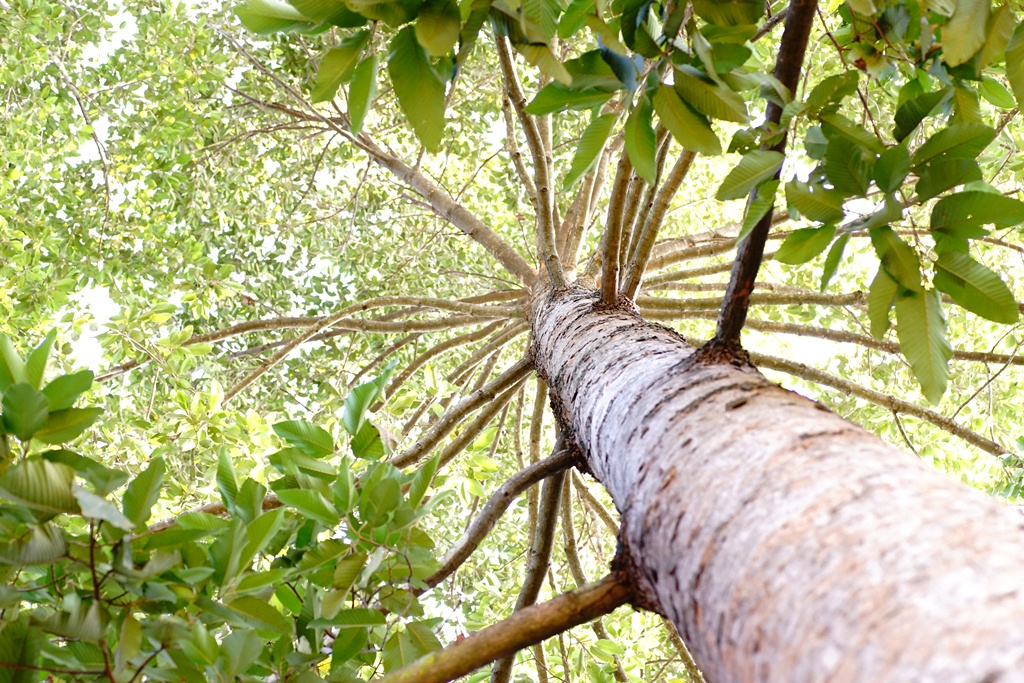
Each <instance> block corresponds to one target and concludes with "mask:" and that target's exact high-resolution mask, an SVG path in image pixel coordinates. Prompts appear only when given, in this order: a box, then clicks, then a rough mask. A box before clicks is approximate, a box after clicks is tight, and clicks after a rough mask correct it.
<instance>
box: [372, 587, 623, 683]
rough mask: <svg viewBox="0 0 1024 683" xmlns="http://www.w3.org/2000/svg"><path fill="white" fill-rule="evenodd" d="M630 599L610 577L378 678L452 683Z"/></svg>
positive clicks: (390, 682)
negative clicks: (449, 682)
mask: <svg viewBox="0 0 1024 683" xmlns="http://www.w3.org/2000/svg"><path fill="white" fill-rule="evenodd" d="M631 597H632V596H631V594H630V589H629V587H628V585H627V584H626V581H625V579H624V578H620V577H619V576H618V575H616V574H612V575H609V576H607V577H605V578H604V579H602V580H601V581H599V582H597V583H592V584H589V585H586V586H584V587H582V588H577V589H576V590H574V591H570V592H568V593H563V594H561V595H560V596H558V597H557V598H554V599H553V600H549V601H547V602H545V603H543V604H540V605H533V606H530V607H527V608H526V609H523V610H519V611H517V612H515V613H513V614H512V615H511V616H509V618H508V619H505V620H504V621H501V622H499V623H497V624H495V625H494V626H489V627H488V628H485V629H483V630H482V631H477V632H476V633H472V634H470V636H469V637H468V638H464V639H462V640H460V641H457V642H455V643H453V644H451V645H449V646H448V647H446V648H445V649H443V650H439V651H437V652H432V653H430V654H429V655H426V656H425V657H422V658H420V659H418V660H416V661H415V662H413V663H412V664H410V665H408V666H407V667H405V668H403V669H400V670H398V671H396V672H395V673H392V674H388V675H387V676H385V677H383V678H381V679H378V683H448V681H453V680H455V679H456V678H458V677H460V676H464V675H466V674H468V673H470V672H471V671H474V670H475V669H478V668H480V667H481V666H484V665H486V664H488V663H489V662H493V661H495V660H497V659H500V658H502V657H505V656H507V655H509V654H513V653H515V652H518V651H519V650H522V649H523V648H526V647H529V646H531V645H534V644H536V643H539V642H542V641H544V640H546V639H547V638H550V637H552V636H554V635H557V634H559V633H561V632H563V631H567V630H568V629H571V628H573V627H574V626H579V625H580V624H585V623H586V622H588V621H590V620H591V619H594V618H596V617H599V616H602V615H604V614H609V613H610V612H613V611H614V610H615V609H616V608H618V607H621V606H622V605H624V604H626V603H627V602H629V600H630V599H631Z"/></svg>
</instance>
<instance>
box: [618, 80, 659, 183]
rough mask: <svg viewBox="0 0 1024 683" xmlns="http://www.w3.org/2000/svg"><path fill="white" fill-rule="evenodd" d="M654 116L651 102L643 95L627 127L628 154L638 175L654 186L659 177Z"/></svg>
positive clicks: (627, 121) (627, 122) (631, 113)
mask: <svg viewBox="0 0 1024 683" xmlns="http://www.w3.org/2000/svg"><path fill="white" fill-rule="evenodd" d="M653 114H654V107H653V106H652V105H651V101H650V100H649V99H648V98H647V95H643V96H641V97H640V100H639V101H638V102H637V105H636V106H635V107H633V111H632V112H630V114H629V118H628V119H626V126H625V137H626V153H627V154H629V160H630V162H631V163H632V164H633V169H634V170H635V171H636V174H637V175H638V176H640V177H641V178H643V179H644V181H645V182H646V183H647V184H648V185H654V181H655V180H656V179H657V175H658V168H657V154H658V149H657V138H656V137H655V134H654V126H653V124H652V122H651V121H652V118H653Z"/></svg>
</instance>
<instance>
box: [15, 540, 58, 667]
mask: <svg viewBox="0 0 1024 683" xmlns="http://www.w3.org/2000/svg"><path fill="white" fill-rule="evenodd" d="M67 554H68V542H67V539H66V538H65V537H64V532H63V531H62V530H61V529H60V527H57V526H55V525H54V524H53V523H51V522H47V523H45V524H31V525H29V527H28V533H27V534H24V535H22V536H20V537H19V538H17V539H15V540H13V541H12V542H10V543H8V544H7V545H6V546H2V547H0V565H9V566H13V567H26V566H31V565H45V564H53V563H54V562H57V561H58V560H61V559H64V558H65V557H67ZM2 647H3V646H2V645H0V649H2ZM0 661H8V660H0ZM0 680H2V675H0Z"/></svg>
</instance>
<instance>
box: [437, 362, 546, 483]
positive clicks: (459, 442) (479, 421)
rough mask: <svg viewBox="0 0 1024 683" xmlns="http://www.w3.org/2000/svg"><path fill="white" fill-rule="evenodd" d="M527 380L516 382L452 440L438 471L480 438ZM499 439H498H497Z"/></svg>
mask: <svg viewBox="0 0 1024 683" xmlns="http://www.w3.org/2000/svg"><path fill="white" fill-rule="evenodd" d="M525 381H526V378H525V377H524V378H522V379H520V380H519V381H518V382H515V383H514V384H513V385H512V386H511V387H510V388H509V389H508V390H507V391H506V392H505V393H503V394H501V395H500V396H498V397H497V398H496V399H494V400H493V401H491V403H490V405H488V406H487V407H486V408H484V409H483V410H481V411H480V414H479V415H477V416H476V418H475V419H474V420H473V421H472V422H470V423H469V426H467V427H466V429H465V430H463V432H462V433H461V434H459V435H458V436H457V437H455V438H454V439H452V442H451V443H450V444H448V445H447V446H445V447H444V450H442V451H441V456H440V458H439V459H438V469H440V468H442V467H444V466H445V465H447V464H448V463H449V462H451V460H452V458H454V457H455V456H456V455H458V454H459V453H461V452H462V451H463V449H465V448H466V446H468V445H469V444H470V443H471V442H472V441H473V440H474V439H476V438H477V437H478V436H480V433H481V432H482V431H483V430H484V428H486V427H487V425H488V424H489V423H490V421H491V420H492V419H494V416H495V415H497V414H498V411H499V410H501V409H503V408H504V407H505V406H506V405H508V403H510V402H511V401H512V399H513V398H514V397H515V395H516V393H517V392H518V391H519V389H520V388H521V387H522V385H523V382H525ZM495 438H497V437H495Z"/></svg>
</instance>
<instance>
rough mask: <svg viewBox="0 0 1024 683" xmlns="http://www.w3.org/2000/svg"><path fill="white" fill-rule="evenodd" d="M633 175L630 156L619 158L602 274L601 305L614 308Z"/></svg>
mask: <svg viewBox="0 0 1024 683" xmlns="http://www.w3.org/2000/svg"><path fill="white" fill-rule="evenodd" d="M632 173H633V164H631V163H630V161H629V155H628V154H623V155H622V156H621V157H619V164H618V167H617V168H616V169H615V181H614V182H613V183H612V197H611V200H610V201H609V202H608V218H607V220H606V221H605V229H604V264H603V271H602V274H601V303H602V304H604V305H605V306H614V305H615V303H616V301H617V300H618V295H619V251H620V250H621V243H622V222H623V220H624V219H625V213H624V211H623V210H624V208H625V204H626V196H627V194H628V192H629V179H630V177H631V175H632Z"/></svg>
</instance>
